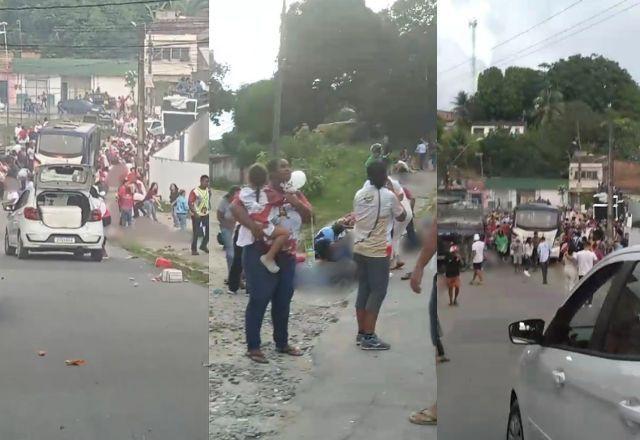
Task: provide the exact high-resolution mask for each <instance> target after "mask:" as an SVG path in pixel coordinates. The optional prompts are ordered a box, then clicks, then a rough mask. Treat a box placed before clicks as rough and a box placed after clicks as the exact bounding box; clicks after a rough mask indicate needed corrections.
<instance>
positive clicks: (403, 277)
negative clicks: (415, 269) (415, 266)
mask: <svg viewBox="0 0 640 440" xmlns="http://www.w3.org/2000/svg"><path fill="white" fill-rule="evenodd" d="M400 279H401V280H402V281H406V280H409V279H411V272H407V273H405V274H404V275H402V277H401V278H400Z"/></svg>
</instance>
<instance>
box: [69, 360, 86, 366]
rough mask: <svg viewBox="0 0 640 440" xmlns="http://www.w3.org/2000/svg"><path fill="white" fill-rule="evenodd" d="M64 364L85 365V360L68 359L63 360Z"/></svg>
mask: <svg viewBox="0 0 640 440" xmlns="http://www.w3.org/2000/svg"><path fill="white" fill-rule="evenodd" d="M64 363H65V364H67V366H69V367H70V366H74V367H80V366H82V365H86V364H87V361H85V360H84V359H68V360H66V361H64Z"/></svg>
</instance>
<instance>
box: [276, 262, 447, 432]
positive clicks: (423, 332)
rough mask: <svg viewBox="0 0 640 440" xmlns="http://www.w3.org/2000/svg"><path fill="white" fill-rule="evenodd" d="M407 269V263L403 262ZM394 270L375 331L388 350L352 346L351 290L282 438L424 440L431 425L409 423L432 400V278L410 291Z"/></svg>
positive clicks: (321, 342) (320, 342)
mask: <svg viewBox="0 0 640 440" xmlns="http://www.w3.org/2000/svg"><path fill="white" fill-rule="evenodd" d="M407 263H408V264H409V266H408V267H411V266H412V265H413V261H411V262H407ZM400 276H401V272H399V271H397V272H394V277H393V278H392V279H391V282H390V285H389V293H388V295H387V298H386V300H385V303H384V305H383V307H382V311H381V313H380V318H379V321H378V322H379V325H378V332H379V334H380V335H381V337H382V338H383V339H384V340H385V341H387V342H389V343H390V344H391V350H390V351H388V352H365V351H362V350H359V349H358V348H356V346H355V330H356V328H357V326H356V323H355V316H354V315H355V312H354V310H353V303H354V301H355V292H354V293H352V294H351V295H350V296H349V306H348V307H346V308H345V309H343V310H342V311H341V312H340V315H339V316H338V322H337V323H336V324H335V325H333V326H331V327H329V329H328V330H327V331H326V332H325V333H323V334H322V335H321V336H320V337H319V339H318V343H317V345H316V346H315V348H314V350H313V352H312V357H313V365H314V369H313V370H312V371H311V374H310V376H309V377H308V379H307V380H305V381H304V382H303V383H302V384H301V385H300V388H299V391H298V397H297V401H296V402H295V403H296V405H297V406H299V409H298V411H296V413H297V414H296V415H295V417H293V418H292V420H291V421H290V423H289V426H287V428H286V429H284V430H283V431H282V433H281V434H279V435H278V439H280V440H305V439H309V440H311V439H316V438H317V433H319V432H322V438H323V439H325V440H344V439H349V440H386V439H391V438H394V439H398V440H430V439H436V438H437V432H436V428H435V427H428V426H416V425H413V424H411V423H409V421H408V416H409V414H410V413H411V412H413V411H415V410H418V409H422V408H425V407H427V406H429V405H430V404H432V403H433V402H435V400H436V396H437V384H436V382H437V380H436V369H435V359H434V356H435V352H434V347H433V346H432V345H431V340H430V338H429V327H428V324H429V317H428V301H429V294H430V287H431V284H430V280H431V279H432V276H433V274H432V273H430V272H426V273H425V275H424V283H423V293H422V294H421V295H416V294H414V293H413V292H411V291H410V288H409V284H408V281H402V280H400Z"/></svg>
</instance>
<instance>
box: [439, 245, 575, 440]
mask: <svg viewBox="0 0 640 440" xmlns="http://www.w3.org/2000/svg"><path fill="white" fill-rule="evenodd" d="M489 258H490V262H489V264H487V267H486V270H485V276H486V279H485V284H484V285H483V286H469V281H470V280H471V277H472V276H473V273H472V271H467V272H463V274H462V289H461V294H460V297H459V303H460V305H459V306H458V307H449V306H448V296H447V289H446V286H444V285H443V284H441V282H442V280H439V284H438V305H439V310H440V320H441V324H442V327H443V332H444V338H443V343H444V347H445V351H446V352H447V356H448V357H449V358H451V362H449V363H446V364H443V366H442V367H441V368H439V369H438V390H439V394H438V406H439V407H438V411H439V414H438V416H439V417H438V418H439V427H438V437H439V439H440V440H467V439H469V440H485V439H486V440H496V439H502V438H505V434H506V426H507V416H508V412H509V393H510V391H511V383H513V377H514V373H515V363H516V362H517V359H518V355H519V354H520V352H521V350H522V348H521V347H517V346H515V345H512V344H511V343H510V342H509V337H508V332H507V327H508V325H509V324H510V323H511V322H513V321H517V320H519V319H525V318H542V319H545V320H546V321H547V322H548V320H549V319H550V318H552V317H553V315H554V313H555V311H556V310H557V308H558V307H559V306H560V304H561V302H562V301H563V299H564V298H565V292H564V285H563V278H562V275H563V274H562V266H561V265H560V264H556V265H554V266H553V267H551V268H550V269H549V284H548V285H546V286H544V285H543V284H542V275H541V273H540V272H539V271H538V272H533V273H532V276H531V278H527V277H525V276H524V275H523V274H514V273H513V266H511V265H510V264H507V263H498V262H497V261H496V257H495V253H493V252H491V253H490V254H489Z"/></svg>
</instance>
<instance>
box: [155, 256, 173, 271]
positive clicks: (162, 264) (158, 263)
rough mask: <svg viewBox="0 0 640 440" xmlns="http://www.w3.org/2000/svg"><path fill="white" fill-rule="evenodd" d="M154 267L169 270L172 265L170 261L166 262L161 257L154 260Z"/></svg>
mask: <svg viewBox="0 0 640 440" xmlns="http://www.w3.org/2000/svg"><path fill="white" fill-rule="evenodd" d="M156 267H158V268H161V269H171V268H172V267H173V263H172V262H171V260H167V259H166V258H163V257H158V258H156Z"/></svg>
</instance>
